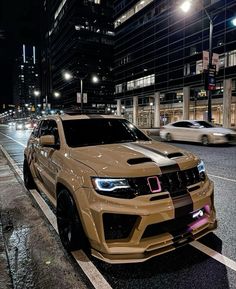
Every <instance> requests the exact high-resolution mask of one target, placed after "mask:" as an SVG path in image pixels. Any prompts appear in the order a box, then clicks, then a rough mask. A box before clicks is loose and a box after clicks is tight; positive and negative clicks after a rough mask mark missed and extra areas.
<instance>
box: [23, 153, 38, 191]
mask: <svg viewBox="0 0 236 289" xmlns="http://www.w3.org/2000/svg"><path fill="white" fill-rule="evenodd" d="M23 176H24V184H25V187H26V189H27V190H33V189H35V188H36V186H35V182H34V179H33V176H32V174H31V171H30V168H29V165H28V162H27V160H26V159H24V163H23Z"/></svg>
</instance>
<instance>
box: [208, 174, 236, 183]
mask: <svg viewBox="0 0 236 289" xmlns="http://www.w3.org/2000/svg"><path fill="white" fill-rule="evenodd" d="M207 175H208V176H209V177H212V178H217V179H221V180H225V181H230V182H234V183H236V180H234V179H229V178H225V177H221V176H216V175H212V174H207Z"/></svg>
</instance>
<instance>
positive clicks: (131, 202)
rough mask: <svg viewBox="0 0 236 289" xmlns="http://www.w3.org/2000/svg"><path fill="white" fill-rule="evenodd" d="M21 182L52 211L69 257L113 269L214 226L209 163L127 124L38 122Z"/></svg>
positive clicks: (114, 120) (84, 118) (70, 118)
mask: <svg viewBox="0 0 236 289" xmlns="http://www.w3.org/2000/svg"><path fill="white" fill-rule="evenodd" d="M24 181H25V186H26V187H27V188H28V189H32V188H35V187H36V188H37V189H38V190H39V191H41V192H43V193H45V194H46V195H47V197H48V198H49V199H50V201H51V202H52V203H53V204H54V205H55V207H56V213H57V224H58V230H59V234H60V238H61V241H62V243H63V245H64V247H65V248H66V249H67V250H77V249H80V248H82V249H91V254H92V255H93V256H95V257H97V258H99V259H101V260H104V261H106V262H109V263H125V262H140V261H145V260H147V259H149V258H151V257H154V256H157V255H160V254H163V253H166V252H168V251H171V250H174V249H175V248H177V247H179V246H182V245H184V244H186V243H189V242H191V241H192V240H196V239H198V238H200V237H202V236H204V235H205V234H207V233H209V232H211V231H212V230H214V229H215V228H216V224H217V222H216V216H215V208H214V203H213V202H214V187H213V183H212V181H211V180H209V178H208V176H207V174H206V172H205V167H204V163H203V162H202V161H201V160H200V159H199V158H198V157H197V156H195V155H193V154H192V153H190V152H188V151H185V150H182V149H179V148H176V147H173V146H170V145H167V144H166V143H162V142H157V141H154V140H152V139H150V138H149V137H148V136H147V135H145V134H144V133H143V132H142V131H140V130H139V129H137V128H136V127H135V126H134V125H132V124H131V123H130V122H128V121H127V120H125V119H123V118H118V117H112V116H101V115H60V116H59V115H58V116H52V117H48V118H45V119H43V120H41V122H40V123H39V125H38V127H37V128H35V129H34V131H33V132H32V134H31V136H30V139H29V141H28V145H27V147H26V149H25V152H24Z"/></svg>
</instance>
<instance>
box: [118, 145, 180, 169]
mask: <svg viewBox="0 0 236 289" xmlns="http://www.w3.org/2000/svg"><path fill="white" fill-rule="evenodd" d="M123 146H125V147H127V148H128V149H131V150H133V151H135V152H137V153H141V154H142V155H144V156H145V157H148V158H150V159H152V160H153V162H155V163H156V164H157V165H158V166H159V167H160V169H161V170H163V172H166V170H165V168H169V169H168V170H169V171H173V170H175V171H176V170H180V169H179V166H178V164H177V163H176V161H174V160H172V159H169V158H168V157H167V156H166V155H165V154H163V153H161V152H160V151H158V150H155V149H153V148H149V147H147V146H145V145H142V144H138V143H127V144H124V145H123ZM172 166H174V167H173V168H172V169H171V170H170V168H171V167H172Z"/></svg>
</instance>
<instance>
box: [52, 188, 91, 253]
mask: <svg viewBox="0 0 236 289" xmlns="http://www.w3.org/2000/svg"><path fill="white" fill-rule="evenodd" d="M57 226H58V231H59V236H60V239H61V242H62V244H63V246H64V248H65V249H66V250H68V251H75V250H79V249H83V250H87V248H88V247H89V246H88V240H87V237H86V236H85V233H84V230H83V226H82V224H81V221H80V217H79V214H78V211H77V208H76V205H75V202H74V200H73V198H72V196H71V195H70V193H69V191H68V190H67V189H62V190H61V191H60V192H59V193H58V196H57Z"/></svg>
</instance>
